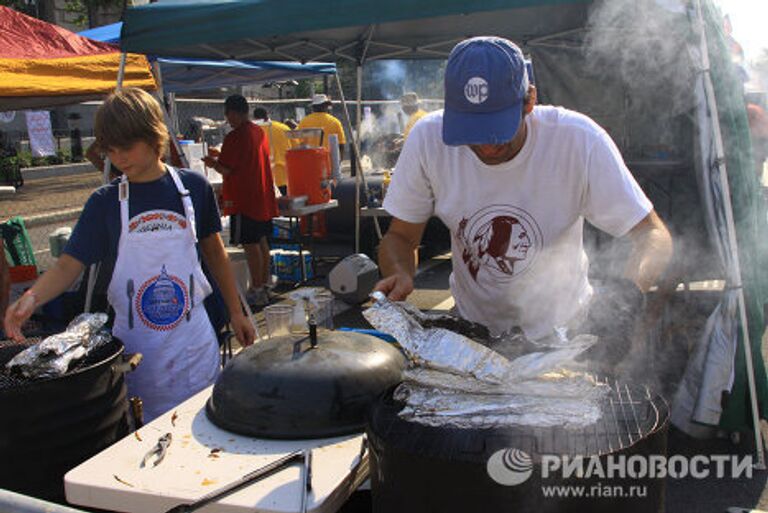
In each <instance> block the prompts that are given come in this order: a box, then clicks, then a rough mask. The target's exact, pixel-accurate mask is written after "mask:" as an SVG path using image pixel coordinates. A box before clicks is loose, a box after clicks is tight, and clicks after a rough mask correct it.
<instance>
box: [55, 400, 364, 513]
mask: <svg viewBox="0 0 768 513" xmlns="http://www.w3.org/2000/svg"><path fill="white" fill-rule="evenodd" d="M210 394H211V387H209V388H207V389H205V390H203V391H202V392H200V393H198V394H197V395H195V396H193V397H192V398H190V399H188V400H187V401H185V402H184V403H182V404H180V405H179V406H177V407H176V408H174V409H173V410H171V411H169V412H167V413H166V414H164V415H162V416H161V417H158V418H157V419H155V420H154V421H153V422H151V423H150V424H148V425H146V426H144V427H142V428H141V429H139V430H138V431H136V432H135V433H131V434H130V435H128V436H127V437H125V438H124V439H122V440H120V441H118V442H117V443H115V444H114V445H112V446H111V447H108V448H107V449H105V450H104V451H102V452H101V453H99V454H97V455H96V456H94V457H93V458H91V459H89V460H88V461H86V462H84V463H82V464H81V465H79V466H78V467H76V468H74V469H72V470H71V471H69V472H68V473H67V474H66V476H65V479H64V481H65V490H66V496H67V501H68V502H70V503H71V504H75V505H80V506H86V507H92V508H98V509H104V510H109V511H120V512H130V513H160V512H164V511H166V510H168V509H170V508H172V507H173V506H176V505H178V504H180V503H191V502H194V501H195V500H196V499H198V498H200V497H202V496H203V495H206V494H208V493H210V492H211V491H214V490H216V489H218V488H221V487H223V486H224V485H227V484H229V483H231V482H234V481H236V480H238V479H239V478H240V477H242V476H244V475H245V474H248V473H249V472H251V471H253V470H255V469H257V468H260V467H262V466H264V465H266V464H268V463H270V462H272V461H274V460H276V459H278V458H280V457H282V456H285V455H286V454H288V453H291V452H293V451H296V450H299V449H304V448H312V492H311V493H310V495H309V500H308V508H307V511H311V512H334V511H337V510H338V509H339V508H340V507H341V506H342V505H343V504H344V502H345V501H346V500H347V499H348V498H349V496H350V495H351V494H352V492H354V491H355V490H356V489H357V488H358V487H359V486H360V485H361V484H362V483H363V482H364V481H365V480H366V479H367V477H368V458H367V455H366V456H365V457H363V459H362V460H360V459H359V457H358V456H359V454H360V448H361V444H362V440H363V435H361V434H357V435H350V436H343V437H337V438H328V439H319V440H295V441H294V440H265V439H257V438H250V437H246V436H240V435H236V434H233V433H229V432H227V431H224V430H222V429H220V428H218V427H216V426H215V425H213V424H212V423H211V422H210V421H209V420H208V418H207V417H206V414H205V402H206V401H207V400H208V397H209V396H210ZM166 433H171V434H172V437H173V440H172V442H171V445H170V446H169V448H168V450H167V453H166V456H165V459H164V460H163V461H162V462H161V463H160V464H159V465H157V466H156V467H155V466H152V465H151V464H150V465H148V466H146V467H145V468H141V466H140V464H141V460H142V458H143V457H144V455H145V454H146V453H147V451H149V450H150V449H151V448H152V447H153V446H154V445H155V444H156V443H157V440H158V438H159V437H161V436H163V435H164V434H166ZM358 462H360V464H359V465H357V463H358ZM302 486H303V479H302V473H301V465H299V464H295V465H292V466H290V467H287V468H285V469H283V470H281V471H280V472H277V473H276V474H273V475H271V476H270V477H267V478H266V479H264V480H262V481H259V482H256V483H253V484H251V485H249V486H247V487H245V488H243V489H240V490H238V491H236V492H234V493H232V494H231V495H228V496H227V497H225V498H223V499H222V500H221V501H219V502H216V503H213V504H209V505H207V506H205V507H204V508H201V509H200V510H199V511H200V513H213V512H217V513H245V512H249V513H253V512H257V513H277V512H298V511H299V509H300V504H301V490H302Z"/></svg>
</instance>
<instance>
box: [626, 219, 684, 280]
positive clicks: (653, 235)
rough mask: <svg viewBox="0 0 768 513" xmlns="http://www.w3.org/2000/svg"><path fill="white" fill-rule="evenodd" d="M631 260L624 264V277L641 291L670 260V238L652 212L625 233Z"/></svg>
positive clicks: (671, 249) (671, 247)
mask: <svg viewBox="0 0 768 513" xmlns="http://www.w3.org/2000/svg"><path fill="white" fill-rule="evenodd" d="M629 236H630V239H631V240H632V246H633V251H632V257H631V258H630V259H629V261H628V262H627V267H626V276H627V278H629V279H631V280H632V281H634V282H635V283H636V284H637V286H638V288H640V290H641V291H643V292H647V291H648V289H650V288H651V286H652V285H654V284H655V283H656V282H657V281H658V280H659V278H660V277H661V275H662V274H663V273H664V271H665V270H666V268H667V266H668V265H669V261H670V260H671V258H672V252H673V245H672V237H671V235H670V234H669V231H668V230H667V227H666V226H665V225H664V222H663V221H662V220H661V219H660V218H659V216H658V215H657V214H656V212H653V211H652V212H651V213H650V214H648V216H647V217H646V218H645V219H643V221H641V222H640V223H638V225H637V226H635V228H633V229H632V230H631V231H630V233H629Z"/></svg>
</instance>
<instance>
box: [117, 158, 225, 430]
mask: <svg viewBox="0 0 768 513" xmlns="http://www.w3.org/2000/svg"><path fill="white" fill-rule="evenodd" d="M168 172H170V174H171V177H172V178H173V181H174V183H175V184H176V188H177V189H178V191H179V193H180V194H181V199H182V203H183V205H184V213H185V216H186V220H182V219H179V220H177V221H178V222H180V223H182V224H183V223H186V225H187V228H188V229H175V230H171V231H170V232H169V231H167V230H159V231H147V232H140V231H139V230H136V231H134V232H132V233H131V232H129V230H128V226H129V215H128V200H129V192H128V191H129V185H128V181H127V180H126V178H125V176H123V178H122V181H121V183H120V189H119V190H120V193H119V195H118V196H119V201H120V222H121V228H120V242H119V244H118V248H117V261H116V262H115V269H114V272H113V274H112V281H111V282H110V284H109V290H108V292H107V294H108V298H109V302H110V304H111V305H112V307H113V308H114V309H115V322H114V326H113V328H112V333H113V334H114V336H116V337H118V338H119V339H120V340H122V341H123V343H124V344H125V350H126V352H128V353H137V352H138V353H141V354H142V355H144V358H143V360H142V362H141V365H139V366H138V367H137V368H136V370H135V371H133V372H130V373H128V374H127V375H126V382H127V384H128V393H129V396H139V397H141V398H142V400H143V403H144V420H145V422H149V421H151V420H152V419H154V418H155V417H157V416H158V415H160V414H162V413H165V412H166V411H168V410H169V409H171V408H172V407H174V406H176V405H177V404H179V403H180V402H182V401H183V400H185V399H187V398H189V397H191V396H192V395H194V394H196V393H197V392H199V391H200V390H202V389H203V388H205V387H207V386H208V385H210V384H212V383H213V382H214V381H215V380H216V376H217V374H218V370H219V355H218V341H217V339H216V334H215V333H214V330H213V326H211V322H210V320H209V319H208V314H207V313H206V311H205V306H204V305H203V300H204V299H205V297H206V296H207V295H208V294H210V293H211V285H210V283H208V280H207V279H206V277H205V274H204V273H203V270H202V268H201V266H200V263H199V261H198V257H197V250H196V248H195V244H196V241H197V232H196V228H195V210H194V208H193V207H192V200H191V198H190V197H189V191H187V190H186V189H185V188H184V186H183V185H182V183H181V180H180V179H179V174H178V173H177V172H176V170H175V169H174V168H172V167H170V166H169V167H168Z"/></svg>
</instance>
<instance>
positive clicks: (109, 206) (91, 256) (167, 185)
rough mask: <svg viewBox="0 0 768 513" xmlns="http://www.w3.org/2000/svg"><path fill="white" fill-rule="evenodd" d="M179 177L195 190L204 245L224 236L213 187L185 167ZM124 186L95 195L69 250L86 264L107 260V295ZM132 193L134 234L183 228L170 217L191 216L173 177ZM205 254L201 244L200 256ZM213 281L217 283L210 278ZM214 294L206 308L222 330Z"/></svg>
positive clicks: (101, 285)
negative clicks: (209, 239)
mask: <svg viewBox="0 0 768 513" xmlns="http://www.w3.org/2000/svg"><path fill="white" fill-rule="evenodd" d="M179 176H180V177H181V182H182V184H183V185H184V187H186V188H187V190H189V194H190V198H191V199H192V206H193V207H194V209H195V224H196V226H197V239H198V241H200V240H203V239H205V238H206V237H208V236H210V235H212V234H214V233H218V232H220V231H221V215H220V213H219V207H218V205H217V204H216V198H215V195H214V192H213V188H212V187H211V185H210V184H209V183H208V181H207V180H206V179H205V177H203V176H202V175H200V174H199V173H195V172H194V171H189V170H185V169H180V170H179ZM119 184H120V179H119V178H117V179H115V180H113V181H112V182H111V183H109V184H108V185H104V186H102V187H100V188H99V189H97V190H96V191H94V193H93V194H91V197H90V198H88V201H87V202H86V204H85V207H83V212H82V213H81V214H80V219H78V221H77V224H76V225H75V228H74V229H73V230H72V235H71V236H70V238H69V242H68V243H67V245H66V247H65V248H64V253H67V254H68V255H70V256H72V257H74V258H76V259H77V260H79V261H80V262H82V263H83V264H85V265H86V266H87V265H90V264H94V263H96V262H101V267H100V270H99V279H98V280H97V284H96V293H100V292H101V293H105V292H106V287H107V286H108V285H109V282H110V280H111V278H112V270H113V269H114V266H115V261H116V260H117V246H118V243H119V241H120V228H121V226H120V225H121V223H120V202H119V201H118V185H119ZM129 195H130V196H129V200H128V217H129V220H130V221H129V224H130V230H131V231H133V230H153V231H154V230H175V229H176V230H177V229H181V228H180V227H179V225H178V224H177V223H175V222H170V221H168V214H169V213H174V214H180V215H181V216H182V217H184V215H185V214H184V205H183V204H182V202H181V195H180V194H179V191H178V190H177V189H176V184H175V183H174V182H173V178H172V177H171V174H170V173H165V174H164V175H163V176H162V177H160V178H158V179H157V180H155V181H152V182H146V183H132V184H130V193H129ZM153 214H158V215H153ZM172 217H173V216H172ZM199 250H200V247H199V245H198V252H199ZM206 274H208V273H207V272H206ZM209 281H212V280H210V276H209ZM211 284H212V285H213V286H214V289H215V287H216V285H215V284H214V283H213V282H212V283H211ZM213 296H214V295H211V296H209V297H208V299H206V302H205V306H206V310H207V311H208V313H209V316H210V317H211V321H212V322H213V323H214V327H215V328H218V327H219V326H217V324H218V322H217V321H216V320H215V318H216V315H215V313H214V312H213V311H212V309H213V308H215V307H213V306H212V305H213V304H215V303H216V300H215V299H214V297H213Z"/></svg>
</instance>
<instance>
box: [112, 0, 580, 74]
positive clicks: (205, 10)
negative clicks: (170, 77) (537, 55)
mask: <svg viewBox="0 0 768 513" xmlns="http://www.w3.org/2000/svg"><path fill="white" fill-rule="evenodd" d="M589 3H590V2H589V1H588V0H488V1H484V2H476V1H471V0H441V1H435V0H427V1H416V2H414V1H411V0H392V1H389V2H379V1H376V0H363V1H358V0H341V1H328V0H326V1H319V2H309V1H298V2H284V1H280V0H236V1H229V2H221V1H216V0H168V1H164V2H159V3H154V4H149V5H145V6H141V7H137V8H133V9H129V10H128V11H126V14H125V25H123V33H122V44H123V49H124V50H126V51H129V52H139V53H148V54H151V53H159V54H162V55H163V56H172V55H173V56H183V57H205V58H211V57H221V58H225V59H269V60H291V61H299V62H309V61H316V60H339V59H345V60H351V61H354V62H356V63H362V62H365V61H366V60H372V59H393V58H398V59H414V58H428V59H434V58H442V57H445V56H447V55H448V52H449V51H450V49H451V48H452V47H453V45H454V44H456V42H458V41H460V40H462V39H464V38H465V37H467V35H471V34H475V35H481V34H496V35H500V36H515V37H517V38H518V39H519V36H520V35H524V37H525V38H526V39H527V38H531V37H537V36H540V35H549V34H552V33H554V32H561V31H565V30H569V29H573V28H578V27H582V26H583V25H584V23H585V21H586V12H587V11H586V7H587V4H589ZM425 20H428V22H427V23H425Z"/></svg>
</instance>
